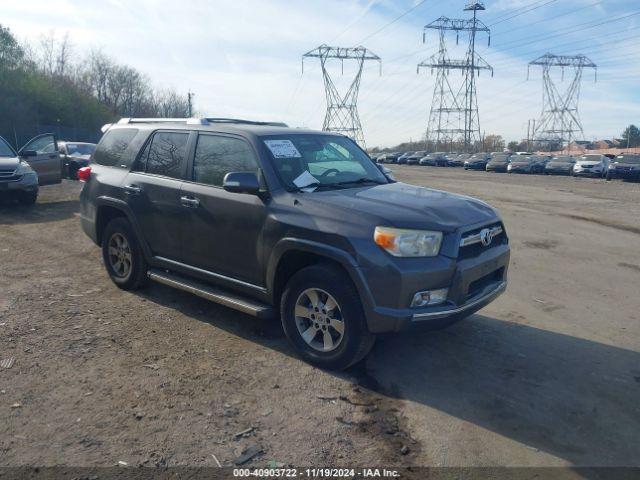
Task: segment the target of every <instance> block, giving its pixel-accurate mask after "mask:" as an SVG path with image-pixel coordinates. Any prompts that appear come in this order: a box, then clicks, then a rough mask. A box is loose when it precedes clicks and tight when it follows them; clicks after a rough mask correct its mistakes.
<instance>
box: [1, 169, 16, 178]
mask: <svg viewBox="0 0 640 480" xmlns="http://www.w3.org/2000/svg"><path fill="white" fill-rule="evenodd" d="M15 171H16V169H15V168H12V169H11V170H8V169H6V168H4V169H0V179H5V178H9V177H13V176H14V175H13V174H14V172H15Z"/></svg>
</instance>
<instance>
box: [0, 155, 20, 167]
mask: <svg viewBox="0 0 640 480" xmlns="http://www.w3.org/2000/svg"><path fill="white" fill-rule="evenodd" d="M18 165H20V160H19V159H18V158H17V157H0V170H9V169H11V168H13V169H14V170H15V169H16V168H18Z"/></svg>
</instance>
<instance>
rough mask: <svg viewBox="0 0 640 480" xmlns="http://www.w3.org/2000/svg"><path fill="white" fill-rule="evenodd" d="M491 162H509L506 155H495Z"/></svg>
mask: <svg viewBox="0 0 640 480" xmlns="http://www.w3.org/2000/svg"><path fill="white" fill-rule="evenodd" d="M491 161H492V162H507V161H509V156H508V155H495V156H494V157H493V158H492V159H491Z"/></svg>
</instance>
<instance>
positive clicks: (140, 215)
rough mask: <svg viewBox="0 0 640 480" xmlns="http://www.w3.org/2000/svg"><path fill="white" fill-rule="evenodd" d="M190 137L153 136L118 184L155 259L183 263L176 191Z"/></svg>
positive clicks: (178, 133)
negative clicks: (120, 184) (160, 258)
mask: <svg viewBox="0 0 640 480" xmlns="http://www.w3.org/2000/svg"><path fill="white" fill-rule="evenodd" d="M192 137H193V138H195V135H194V134H192V133H191V132H189V131H184V130H176V131H172V130H158V131H156V132H154V133H153V134H152V135H151V136H150V138H149V139H148V140H147V143H146V145H145V147H144V148H143V149H142V151H141V152H140V154H139V155H138V157H137V158H136V161H135V163H134V165H133V168H132V169H131V171H130V172H129V173H128V174H127V176H126V177H125V180H124V183H123V184H122V188H123V190H124V193H125V197H126V201H127V204H128V205H129V206H130V207H131V210H133V213H134V215H135V217H136V220H137V221H138V224H139V226H140V228H141V230H142V234H143V236H144V239H145V241H146V242H147V245H149V248H150V249H151V252H152V253H153V255H154V256H156V257H163V258H167V259H169V260H175V261H181V260H183V255H182V249H181V245H180V230H181V225H180V224H181V221H182V218H183V217H184V215H185V212H184V208H183V207H182V206H181V203H180V188H181V187H182V180H183V178H184V176H185V173H186V168H187V152H188V151H189V146H190V142H191V141H192V140H191V139H192Z"/></svg>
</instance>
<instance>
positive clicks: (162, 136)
mask: <svg viewBox="0 0 640 480" xmlns="http://www.w3.org/2000/svg"><path fill="white" fill-rule="evenodd" d="M188 143H189V132H184V133H182V132H156V133H155V135H153V138H152V139H151V142H149V143H147V146H146V147H145V149H144V151H143V152H142V155H141V156H140V158H139V159H138V162H136V170H140V171H145V172H146V173H150V174H152V175H162V176H163V177H171V178H182V172H183V171H184V170H183V169H184V166H185V163H186V159H187V145H188Z"/></svg>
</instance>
